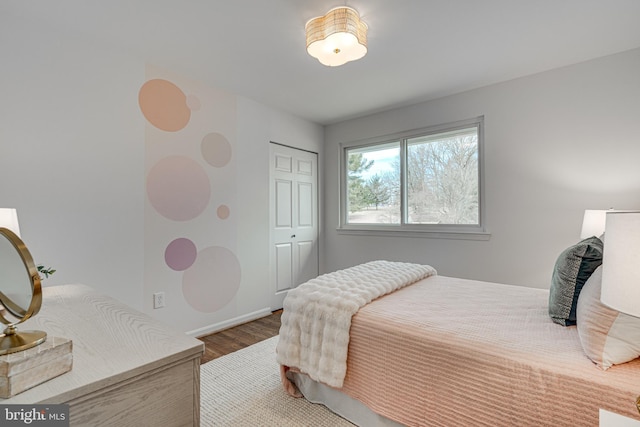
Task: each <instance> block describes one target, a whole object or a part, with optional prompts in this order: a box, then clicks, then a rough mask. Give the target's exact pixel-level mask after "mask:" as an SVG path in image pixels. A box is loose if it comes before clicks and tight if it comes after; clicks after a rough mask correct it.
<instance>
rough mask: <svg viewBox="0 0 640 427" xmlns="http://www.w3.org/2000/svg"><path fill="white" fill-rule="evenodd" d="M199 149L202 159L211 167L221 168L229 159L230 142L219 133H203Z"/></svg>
mask: <svg viewBox="0 0 640 427" xmlns="http://www.w3.org/2000/svg"><path fill="white" fill-rule="evenodd" d="M200 149H201V151H202V156H203V157H204V159H205V160H206V161H207V163H209V164H210V165H211V166H213V167H216V168H221V167H223V166H225V165H226V164H227V163H229V161H230V160H231V144H229V141H227V138H225V137H224V136H223V135H221V134H219V133H216V132H213V133H208V134H207V135H205V136H204V138H202V144H201V145H200Z"/></svg>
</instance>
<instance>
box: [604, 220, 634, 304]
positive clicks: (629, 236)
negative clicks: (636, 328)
mask: <svg viewBox="0 0 640 427" xmlns="http://www.w3.org/2000/svg"><path fill="white" fill-rule="evenodd" d="M606 216H607V226H606V238H605V243H604V253H603V262H602V295H601V297H600V298H601V300H602V302H603V303H604V304H606V305H608V306H609V307H611V308H613V309H615V310H618V311H620V312H622V313H626V314H629V315H632V316H636V317H640V211H627V212H615V211H613V212H607V214H606Z"/></svg>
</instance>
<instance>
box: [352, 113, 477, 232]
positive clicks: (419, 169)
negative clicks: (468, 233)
mask: <svg viewBox="0 0 640 427" xmlns="http://www.w3.org/2000/svg"><path fill="white" fill-rule="evenodd" d="M481 120H482V119H481V118H480V119H478V120H474V121H467V122H466V126H464V125H463V126H457V127H453V126H452V127H450V128H449V129H448V130H446V131H439V132H433V131H432V132H429V131H425V132H424V134H423V135H420V136H413V135H412V136H411V137H407V138H403V139H400V140H396V141H395V142H385V143H378V144H370V145H364V146H358V147H347V148H345V151H344V155H345V156H346V160H347V161H346V162H345V164H346V168H347V170H346V176H347V180H346V181H347V186H346V197H345V198H346V200H347V205H348V212H347V214H346V218H345V219H346V224H347V225H348V224H370V225H376V224H379V225H385V224H386V225H396V226H400V227H404V226H407V227H412V226H421V227H422V226H425V227H427V226H429V227H435V226H446V227H448V228H447V229H451V226H454V227H455V226H462V227H465V226H475V227H477V229H478V228H479V229H482V224H480V202H481V199H480V164H479V161H480V160H479V159H480V142H479V141H480V135H479V133H480V123H481ZM414 135H415V134H414ZM411 229H415V228H411ZM430 229H432V228H430Z"/></svg>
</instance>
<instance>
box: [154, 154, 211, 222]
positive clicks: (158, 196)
mask: <svg viewBox="0 0 640 427" xmlns="http://www.w3.org/2000/svg"><path fill="white" fill-rule="evenodd" d="M147 196H148V197H149V201H150V202H151V205H152V206H153V207H154V209H155V210H156V211H157V212H158V213H159V214H160V215H162V216H164V217H165V218H168V219H171V220H174V221H188V220H191V219H194V218H196V217H197V216H199V215H200V214H201V213H202V212H203V211H204V210H205V208H206V207H207V205H208V204H209V199H210V198H211V184H210V182H209V177H208V176H207V174H206V173H205V171H204V170H203V169H202V167H201V166H200V165H199V164H198V163H197V162H196V161H195V160H192V159H190V158H188V157H184V156H170V157H165V158H164V159H162V160H160V161H159V162H158V163H156V164H155V165H154V166H153V167H152V168H151V170H150V171H149V174H148V175H147Z"/></svg>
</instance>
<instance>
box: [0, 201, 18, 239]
mask: <svg viewBox="0 0 640 427" xmlns="http://www.w3.org/2000/svg"><path fill="white" fill-rule="evenodd" d="M0 227H4V228H8V229H9V230H11V231H13V232H14V233H15V235H16V236H18V237H20V224H18V211H17V210H15V209H13V208H0Z"/></svg>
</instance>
